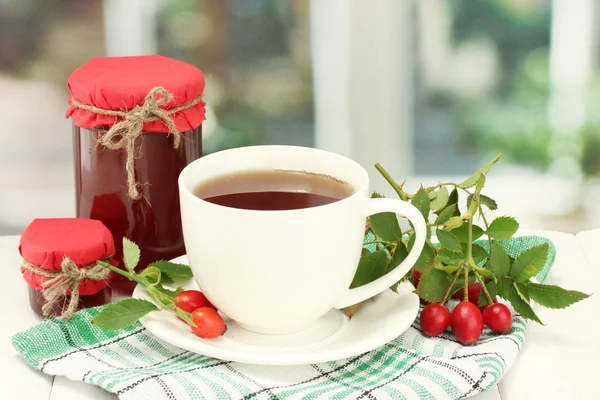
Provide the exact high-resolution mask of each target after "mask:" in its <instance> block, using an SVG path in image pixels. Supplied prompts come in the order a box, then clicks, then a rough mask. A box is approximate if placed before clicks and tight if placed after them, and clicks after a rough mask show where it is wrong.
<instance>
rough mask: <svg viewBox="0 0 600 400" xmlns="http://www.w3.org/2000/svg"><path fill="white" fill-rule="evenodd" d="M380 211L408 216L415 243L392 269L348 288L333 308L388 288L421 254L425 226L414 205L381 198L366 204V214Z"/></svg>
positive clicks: (349, 303)
mask: <svg viewBox="0 0 600 400" xmlns="http://www.w3.org/2000/svg"><path fill="white" fill-rule="evenodd" d="M381 212H394V213H397V214H400V215H402V216H404V217H406V218H408V220H409V221H410V222H411V223H412V225H413V227H414V229H415V235H416V237H415V244H414V246H413V248H412V250H411V251H410V252H409V253H408V256H406V259H404V261H402V262H401V263H400V265H398V266H397V267H396V268H394V270H393V271H391V272H388V273H387V274H385V275H384V276H382V277H381V278H379V279H376V280H374V281H373V282H370V283H367V284H366V285H363V286H359V287H357V288H354V289H348V290H347V291H346V292H345V293H344V294H343V295H342V296H341V298H340V299H339V300H338V302H337V303H336V304H335V306H334V307H335V308H344V307H348V306H351V305H353V304H356V303H360V302H361V301H364V300H367V299H369V298H371V297H373V296H375V295H377V294H379V293H381V292H383V291H384V290H386V289H389V287H390V286H392V285H393V284H394V283H396V282H398V281H399V280H400V279H402V278H403V277H404V275H406V273H407V272H408V271H409V270H410V269H411V268H412V266H413V265H415V263H416V262H417V259H418V258H419V256H420V255H421V250H422V249H423V246H424V245H425V238H426V236H427V226H426V224H425V218H423V215H422V214H421V212H420V211H419V210H417V208H416V207H415V206H413V205H411V204H410V203H407V202H405V201H401V200H396V199H383V198H377V199H370V200H369V203H368V206H367V216H369V215H373V214H379V213H381Z"/></svg>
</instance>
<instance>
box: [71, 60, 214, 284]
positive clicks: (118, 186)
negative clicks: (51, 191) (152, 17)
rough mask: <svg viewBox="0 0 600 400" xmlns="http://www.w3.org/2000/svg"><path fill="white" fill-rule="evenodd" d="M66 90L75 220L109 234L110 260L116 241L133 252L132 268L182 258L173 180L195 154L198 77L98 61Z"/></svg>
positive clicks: (182, 68)
mask: <svg viewBox="0 0 600 400" xmlns="http://www.w3.org/2000/svg"><path fill="white" fill-rule="evenodd" d="M69 89H70V91H71V96H70V97H69V105H70V108H69V111H68V112H67V116H70V117H72V119H73V144H74V156H75V182H76V193H75V194H76V206H77V217H80V218H91V219H97V220H100V221H102V222H103V223H104V224H105V225H106V226H107V227H108V228H109V229H110V231H111V232H112V234H113V237H114V239H115V246H116V254H115V260H116V261H117V262H119V261H121V259H122V255H123V254H122V238H123V237H127V238H128V239H130V240H132V241H133V242H135V243H136V244H137V245H138V246H139V247H140V250H141V259H140V262H139V264H138V268H143V267H145V266H147V265H148V264H149V263H151V262H153V261H158V260H169V259H172V258H175V257H178V256H180V255H183V254H185V248H184V242H183V234H182V229H181V216H180V210H179V192H178V186H177V179H178V177H179V173H180V172H181V170H182V169H183V168H184V167H185V166H186V165H188V164H189V163H190V162H192V161H194V160H196V159H197V158H199V157H200V156H201V154H202V128H201V123H202V121H203V120H204V103H203V102H202V101H201V95H202V92H203V89H204V77H203V75H202V72H201V71H200V70H199V69H197V68H196V67H194V66H191V65H189V64H186V63H183V62H181V61H177V60H173V59H170V58H166V57H162V56H140V57H104V58H99V59H94V60H92V61H90V62H89V63H87V64H84V65H83V66H82V67H80V68H79V69H78V70H76V71H75V72H74V73H73V74H72V75H71V77H70V78H69ZM114 280H115V282H114V283H113V285H112V286H113V288H115V289H117V290H119V291H124V292H126V293H128V292H131V290H132V289H133V283H129V282H125V281H124V279H123V278H121V277H120V276H118V277H115V278H114Z"/></svg>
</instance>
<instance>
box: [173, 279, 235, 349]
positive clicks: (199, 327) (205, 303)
mask: <svg viewBox="0 0 600 400" xmlns="http://www.w3.org/2000/svg"><path fill="white" fill-rule="evenodd" d="M175 305H176V306H177V307H179V308H181V309H182V310H183V311H186V312H189V313H192V321H193V322H194V324H195V325H196V326H191V328H192V332H194V333H195V334H196V335H197V336H199V337H201V338H205V339H208V338H214V337H217V336H221V335H222V334H224V333H225V331H226V330H227V326H225V321H223V318H222V317H221V315H220V314H219V313H218V311H217V308H216V307H215V306H213V305H212V303H211V302H210V301H209V300H208V299H207V298H206V296H204V293H202V292H200V291H198V290H184V291H183V292H180V293H178V294H177V295H176V296H175Z"/></svg>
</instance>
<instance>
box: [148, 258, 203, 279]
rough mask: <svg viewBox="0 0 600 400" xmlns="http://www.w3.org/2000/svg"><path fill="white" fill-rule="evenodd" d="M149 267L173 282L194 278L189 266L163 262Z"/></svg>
mask: <svg viewBox="0 0 600 400" xmlns="http://www.w3.org/2000/svg"><path fill="white" fill-rule="evenodd" d="M151 265H152V266H153V267H156V268H158V269H159V270H160V272H162V274H163V275H167V276H168V277H169V278H171V279H172V280H174V281H177V280H185V279H191V278H192V277H193V276H194V275H193V274H192V269H191V268H190V267H189V265H185V264H176V263H172V262H170V261H165V260H160V261H156V262H153V263H152V264H151Z"/></svg>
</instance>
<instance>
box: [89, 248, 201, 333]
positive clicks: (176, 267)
mask: <svg viewBox="0 0 600 400" xmlns="http://www.w3.org/2000/svg"><path fill="white" fill-rule="evenodd" d="M139 261H140V248H139V247H138V246H137V245H136V244H135V243H133V242H132V241H130V240H129V239H127V238H123V263H124V264H125V270H122V269H119V268H117V267H115V266H113V265H111V264H109V263H107V262H104V261H98V264H99V265H102V266H103V267H104V268H108V269H110V270H111V271H113V272H114V273H116V274H119V275H122V276H124V277H125V278H127V279H129V280H132V281H134V282H137V283H139V284H140V285H142V286H144V288H145V289H146V291H147V292H148V294H149V295H150V296H151V297H152V298H153V299H154V300H156V302H157V303H158V304H159V306H157V305H156V304H154V303H152V302H150V301H147V300H142V299H133V298H131V299H125V300H121V301H119V302H116V303H110V304H109V305H108V306H106V307H105V308H103V309H102V311H100V312H99V313H98V314H97V315H96V316H95V317H94V319H93V320H92V323H93V324H94V325H96V326H98V327H100V328H104V329H109V330H116V329H122V328H125V327H127V326H129V325H131V324H133V323H134V322H136V321H138V320H139V319H140V318H142V317H143V316H145V315H146V314H148V313H150V312H152V311H159V310H162V309H166V310H170V311H172V312H174V313H175V314H177V316H178V317H180V318H181V319H183V320H184V321H185V322H187V323H188V324H189V325H191V326H195V325H194V323H193V322H192V318H191V314H190V313H188V312H186V311H184V310H182V309H181V308H179V307H177V306H176V305H175V296H176V295H177V294H178V293H180V292H181V291H183V288H181V287H178V288H177V289H175V290H170V289H167V288H165V287H164V286H163V284H171V283H173V282H175V281H180V280H187V279H191V278H192V270H191V269H190V267H189V266H187V265H183V264H176V263H172V262H170V261H156V262H154V263H152V264H150V265H149V266H148V267H146V268H144V269H143V270H141V271H139V272H136V271H135V268H136V266H137V265H138V263H139Z"/></svg>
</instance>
